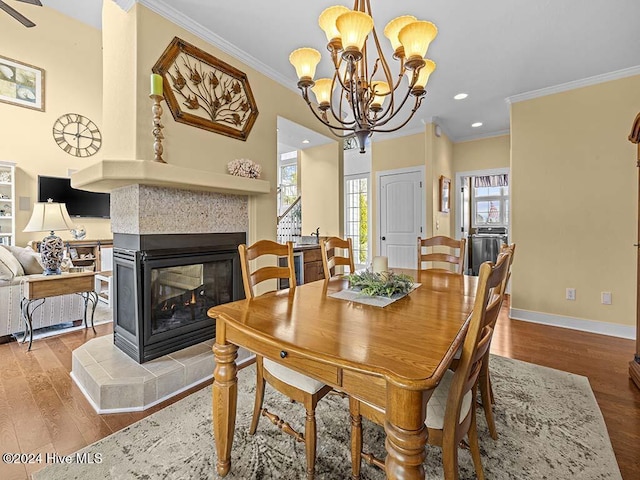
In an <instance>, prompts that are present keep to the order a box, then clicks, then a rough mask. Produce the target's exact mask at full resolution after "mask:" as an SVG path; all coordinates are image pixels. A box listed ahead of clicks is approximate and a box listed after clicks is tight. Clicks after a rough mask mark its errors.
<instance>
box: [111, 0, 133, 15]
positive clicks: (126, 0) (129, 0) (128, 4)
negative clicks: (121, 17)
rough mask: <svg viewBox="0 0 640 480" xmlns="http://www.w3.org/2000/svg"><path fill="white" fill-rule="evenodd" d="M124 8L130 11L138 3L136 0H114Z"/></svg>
mask: <svg viewBox="0 0 640 480" xmlns="http://www.w3.org/2000/svg"><path fill="white" fill-rule="evenodd" d="M113 1H114V2H115V3H116V4H117V5H118V6H119V7H120V8H121V9H122V10H124V11H125V12H128V11H129V10H131V9H132V8H133V6H134V5H135V4H136V0H113Z"/></svg>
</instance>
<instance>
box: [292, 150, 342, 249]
mask: <svg viewBox="0 0 640 480" xmlns="http://www.w3.org/2000/svg"><path fill="white" fill-rule="evenodd" d="M339 150H340V147H339V145H338V143H337V142H334V143H330V144H327V145H321V146H318V147H313V148H307V149H306V150H302V151H300V171H301V173H302V174H301V176H300V193H301V195H302V235H310V234H311V232H315V230H316V228H318V227H320V235H321V236H323V237H324V236H339V235H340V234H341V232H342V228H341V227H342V226H341V223H340V217H339V216H338V215H336V212H338V211H339V210H340V205H341V203H342V202H340V198H341V196H340V192H339V189H338V187H339V185H341V184H342V173H341V170H340V162H339V158H338V155H339Z"/></svg>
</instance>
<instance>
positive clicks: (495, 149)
mask: <svg viewBox="0 0 640 480" xmlns="http://www.w3.org/2000/svg"><path fill="white" fill-rule="evenodd" d="M510 149H511V137H510V136H509V135H500V136H499V137H489V138H482V139H479V140H470V141H468V142H460V143H455V144H454V145H453V168H454V170H455V172H456V173H457V172H471V171H473V170H489V169H492V168H509V163H510V159H511V151H510Z"/></svg>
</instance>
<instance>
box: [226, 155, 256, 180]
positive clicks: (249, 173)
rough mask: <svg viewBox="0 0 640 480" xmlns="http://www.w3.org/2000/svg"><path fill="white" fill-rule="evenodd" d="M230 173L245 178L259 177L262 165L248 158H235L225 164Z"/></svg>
mask: <svg viewBox="0 0 640 480" xmlns="http://www.w3.org/2000/svg"><path fill="white" fill-rule="evenodd" d="M227 170H229V173H230V174H231V175H236V176H237V177H246V178H260V174H261V173H262V167H261V166H260V165H258V164H257V163H255V162H254V161H253V160H249V159H248V158H236V159H235V160H232V161H230V162H229V163H228V164H227Z"/></svg>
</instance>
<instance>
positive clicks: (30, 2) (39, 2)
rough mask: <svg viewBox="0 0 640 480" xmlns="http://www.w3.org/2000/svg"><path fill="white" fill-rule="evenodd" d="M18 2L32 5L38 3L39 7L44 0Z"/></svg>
mask: <svg viewBox="0 0 640 480" xmlns="http://www.w3.org/2000/svg"><path fill="white" fill-rule="evenodd" d="M16 1H17V2H22V3H29V4H31V5H37V6H39V7H41V6H42V2H41V1H40V0H16Z"/></svg>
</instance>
